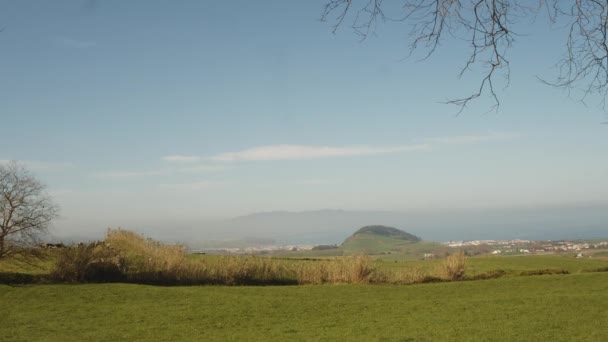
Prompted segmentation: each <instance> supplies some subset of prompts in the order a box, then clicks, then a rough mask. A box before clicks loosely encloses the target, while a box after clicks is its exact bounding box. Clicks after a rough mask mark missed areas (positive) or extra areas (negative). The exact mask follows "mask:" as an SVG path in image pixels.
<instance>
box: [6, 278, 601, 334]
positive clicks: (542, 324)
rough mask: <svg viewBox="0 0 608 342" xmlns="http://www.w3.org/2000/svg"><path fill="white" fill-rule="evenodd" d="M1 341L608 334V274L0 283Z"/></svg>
mask: <svg viewBox="0 0 608 342" xmlns="http://www.w3.org/2000/svg"><path fill="white" fill-rule="evenodd" d="M0 303H2V307H3V311H4V318H5V319H4V320H3V324H2V325H0V340H3V341H32V340H45V341H83V340H126V341H146V340H181V341H186V340H234V341H236V340H259V341H264V340H287V339H289V340H361V341H363V340H378V341H437V340H451V341H465V340H467V341H477V340H479V341H484V340H485V341H487V340H539V341H546V340H552V341H602V340H606V339H608V321H606V319H605V317H606V315H607V314H608V273H605V272H599V273H580V274H569V275H545V276H529V277H510V278H502V279H494V280H484V281H468V282H453V283H436V284H421V285H410V286H371V285H319V286H279V287H277V286H266V287H227V286H190V287H158V286H145V285H131V284H87V285H34V286H24V287H11V286H6V285H0Z"/></svg>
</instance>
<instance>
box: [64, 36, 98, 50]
mask: <svg viewBox="0 0 608 342" xmlns="http://www.w3.org/2000/svg"><path fill="white" fill-rule="evenodd" d="M53 42H55V43H56V44H57V45H61V46H64V47H68V48H73V49H87V48H91V47H94V46H97V43H95V42H92V41H86V40H78V39H74V38H71V37H67V36H55V37H53Z"/></svg>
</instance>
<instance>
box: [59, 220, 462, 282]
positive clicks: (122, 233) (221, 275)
mask: <svg viewBox="0 0 608 342" xmlns="http://www.w3.org/2000/svg"><path fill="white" fill-rule="evenodd" d="M465 260H466V259H465V256H464V254H463V253H459V254H456V255H453V256H449V257H448V258H447V259H446V261H445V264H443V265H440V267H438V268H437V269H436V270H434V271H432V272H428V271H427V272H421V271H420V270H418V269H413V268H412V269H402V270H399V272H388V271H384V270H380V269H379V268H378V267H376V266H375V265H374V263H373V262H372V260H371V258H370V257H368V256H365V255H352V256H345V257H340V258H333V259H328V260H317V261H310V262H295V261H284V260H276V259H272V258H263V257H255V256H250V257H239V256H222V257H218V258H210V259H208V258H188V256H187V254H186V250H185V248H183V247H182V246H179V245H166V244H162V243H160V242H157V241H154V240H151V239H146V238H144V237H143V236H141V235H139V234H136V233H133V232H130V231H126V230H120V229H119V230H108V232H107V234H106V238H105V240H104V241H100V242H97V243H90V244H80V245H77V246H72V247H69V248H65V249H63V250H62V251H60V252H59V255H58V256H57V261H56V264H55V267H54V269H53V271H52V273H51V276H50V280H52V281H57V282H131V283H140V284H162V285H207V284H213V285H297V284H300V285H301V284H326V283H341V284H369V283H377V284H378V283H380V284H412V283H420V282H429V281H454V280H462V279H464V273H465V265H466V264H465Z"/></svg>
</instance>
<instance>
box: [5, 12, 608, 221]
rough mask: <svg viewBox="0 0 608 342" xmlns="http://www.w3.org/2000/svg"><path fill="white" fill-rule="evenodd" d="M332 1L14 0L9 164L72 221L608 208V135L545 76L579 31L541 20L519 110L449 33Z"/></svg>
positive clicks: (516, 53)
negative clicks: (417, 44)
mask: <svg viewBox="0 0 608 342" xmlns="http://www.w3.org/2000/svg"><path fill="white" fill-rule="evenodd" d="M323 4H324V2H323V1H263V2H251V1H221V2H210V1H209V2H208V1H191V2H187V1H184V2H179V3H175V2H167V1H128V2H126V1H53V2H43V1H0V26H3V27H5V30H4V31H3V32H2V33H0V79H1V80H2V82H0V103H2V107H1V109H0V118H1V120H0V121H1V124H0V125H1V126H0V127H2V134H0V160H20V161H23V162H24V163H26V164H27V165H28V166H29V167H30V168H31V169H32V170H33V171H34V172H35V174H36V175H37V176H38V177H39V178H40V179H42V180H43V181H44V182H45V183H46V184H47V185H48V189H49V191H50V192H51V194H52V195H53V196H54V197H55V199H56V201H57V202H58V203H59V204H60V205H61V207H62V218H61V219H60V220H58V221H57V223H56V225H57V229H58V230H59V231H62V229H64V230H65V231H69V230H74V229H85V228H82V227H86V229H97V230H100V229H103V228H104V227H106V226H116V225H122V226H128V225H137V224H139V225H145V224H146V223H147V222H153V221H155V220H166V221H170V220H187V221H189V222H197V220H208V219H214V218H221V217H231V216H236V215H243V214H247V213H251V212H257V211H271V210H312V209H321V208H336V209H338V208H339V209H351V210H444V209H470V208H482V209H483V208H488V207H491V208H499V207H500V208H511V207H522V206H525V207H534V206H539V207H542V206H548V205H562V204H576V205H585V204H587V203H590V204H594V203H599V202H605V200H606V198H608V177H607V176H608V159H607V158H605V156H606V150H607V147H608V125H601V124H600V122H603V121H605V120H606V115H605V114H604V112H603V111H602V110H601V109H600V108H598V107H597V106H595V103H596V102H597V101H596V102H594V101H593V100H594V99H591V101H590V104H589V106H584V105H582V104H581V103H580V102H578V101H576V99H572V98H569V97H568V95H567V94H566V93H564V92H563V91H561V90H558V89H553V88H550V87H547V86H544V85H542V84H540V83H539V82H538V81H537V80H536V77H535V76H545V77H547V76H549V77H550V76H551V75H554V74H553V71H554V70H553V69H552V68H551V67H552V65H553V64H554V62H556V61H557V59H558V57H559V56H560V55H561V53H562V51H563V38H564V37H565V32H564V30H561V29H559V28H555V27H553V28H549V27H547V26H546V25H544V24H539V25H530V26H522V27H521V30H522V31H524V33H526V34H528V33H529V34H530V35H529V36H522V37H521V38H519V39H518V41H517V42H516V44H515V46H514V48H513V50H512V51H511V52H510V57H511V62H512V63H511V65H512V73H511V83H510V86H509V87H508V88H506V89H502V87H501V88H500V89H499V96H500V99H501V107H500V110H499V111H498V112H487V110H488V108H489V105H490V101H489V100H488V99H482V100H480V101H478V102H476V103H473V104H471V106H470V107H469V108H468V109H467V110H466V111H465V112H463V113H462V114H460V115H459V116H456V115H455V114H456V112H457V108H454V107H450V106H446V105H444V104H441V103H439V102H441V101H444V100H445V99H447V98H450V97H458V96H462V95H467V94H468V93H469V92H470V91H473V90H474V89H476V87H477V85H478V83H477V82H478V81H479V78H478V75H477V74H475V73H474V72H473V73H471V74H467V75H465V77H463V78H462V79H459V78H458V77H457V75H458V72H459V68H460V67H462V65H463V63H464V61H465V59H464V58H465V57H466V50H464V49H463V46H464V45H462V44H456V43H454V42H450V41H446V42H444V44H443V45H442V46H441V48H440V50H439V51H438V53H437V54H436V55H434V56H433V57H431V58H430V59H429V60H427V61H425V62H416V61H415V58H412V59H405V60H404V59H403V58H404V57H405V56H406V55H407V53H408V49H407V46H408V39H407V38H408V34H407V29H406V28H405V27H404V26H403V25H402V24H397V23H393V24H387V25H383V26H381V27H380V28H379V29H378V32H377V33H378V34H377V37H372V38H370V39H368V40H366V41H364V42H360V41H359V38H358V37H357V36H356V35H354V34H353V33H352V31H351V30H350V29H349V28H348V26H344V27H342V28H341V29H340V30H338V32H337V33H336V34H332V28H331V23H323V22H320V21H319V18H320V15H321V13H322V9H323Z"/></svg>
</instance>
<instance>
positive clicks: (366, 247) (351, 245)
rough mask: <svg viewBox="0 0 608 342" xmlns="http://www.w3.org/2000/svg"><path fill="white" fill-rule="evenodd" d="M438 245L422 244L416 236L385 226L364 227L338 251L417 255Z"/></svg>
mask: <svg viewBox="0 0 608 342" xmlns="http://www.w3.org/2000/svg"><path fill="white" fill-rule="evenodd" d="M437 246H438V244H436V243H434V242H424V241H422V240H421V239H420V238H419V237H417V236H416V235H413V234H410V233H408V232H404V231H403V230H400V229H397V228H393V227H386V226H379V225H378V226H366V227H363V228H361V229H359V230H357V231H356V232H355V233H354V234H353V235H351V236H350V237H349V238H347V239H346V240H345V241H344V242H343V243H342V245H340V249H342V250H343V251H345V252H347V253H361V252H362V253H367V254H384V253H389V252H390V253H393V252H394V253H407V254H417V252H418V253H420V252H425V251H426V250H432V249H433V248H436V247H437Z"/></svg>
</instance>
